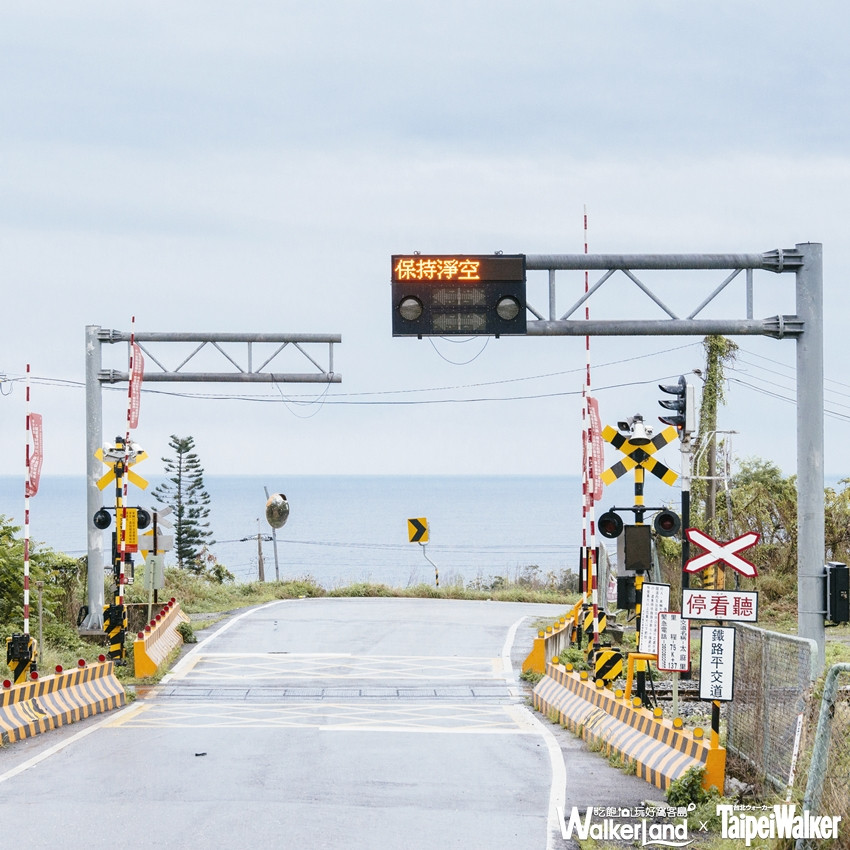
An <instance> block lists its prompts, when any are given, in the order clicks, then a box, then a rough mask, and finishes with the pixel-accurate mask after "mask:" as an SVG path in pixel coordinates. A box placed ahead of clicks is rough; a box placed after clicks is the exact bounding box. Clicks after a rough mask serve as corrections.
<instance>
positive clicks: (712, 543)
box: [683, 528, 759, 577]
mask: <svg viewBox="0 0 850 850" xmlns="http://www.w3.org/2000/svg"><path fill="white" fill-rule="evenodd" d="M685 534H686V535H687V537H688V540H690V541H691V543H696V544H697V546H702V548H703V549H707V550H708V551H706V552H704V553H703V554H702V555H697V556H696V557H695V558H691V559H690V560H689V561H688V562H687V563H686V564H685V566H684V567H683V569H684V571H685V572H686V573H697V572H699V571H700V570H704V569H705V568H706V567H708V566H711V564H716V563H717V562H718V561H722V562H723V563H724V564H728V565H729V566H730V567H732V569H733V570H737V571H738V572H739V573H741V575H744V576H750V577H753V576H757V575H758V570H757V569H756V565H755V564H752V563H750V562H749V561H748V560H747V559H746V558H742V557H740V556H739V555H736V554H735V553H736V552H740V551H741V550H742V549H749V548H750V546H754V545H755V544H756V543H758V540H759V535H758V534H757V533H756V532H755V531H748V532H747V533H746V534H742V535H741V536H740V537H736V538H735V539H734V540H730V541H729V542H728V543H721V542H720V541H719V540H715V539H714V538H713V537H709V536H708V535H707V534H705V533H704V532H702V531H700V530H699V529H698V528H689V529H687V530H686V531H685Z"/></svg>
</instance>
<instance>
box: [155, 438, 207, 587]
mask: <svg viewBox="0 0 850 850" xmlns="http://www.w3.org/2000/svg"><path fill="white" fill-rule="evenodd" d="M168 445H169V447H170V448H171V449H172V450H173V452H174V457H164V458H162V462H163V463H164V464H165V474H166V477H167V480H166V481H165V482H164V483H163V484H160V485H158V486H157V487H155V488H154V491H153V496H154V498H155V499H156V500H157V501H159V502H160V504H163V505H167V506H169V507H170V508H171V509H172V511H173V514H174V553H175V555H176V556H177V566H178V567H180V568H182V569H191V570H194V571H195V572H200V571H201V570H202V569H203V557H202V555H203V551H204V548H205V547H206V546H210V545H211V544H212V543H213V542H214V541H213V539H212V536H213V534H212V531H211V530H210V527H209V522H208V521H207V520H208V517H209V513H210V509H209V504H210V496H209V493H207V491H206V487H205V486H204V469H203V467H202V466H201V461H200V458H199V457H198V455H197V453H196V452H195V450H194V449H195V441H194V439H193V438H192V437H178V436H177V435H176V434H172V435H171V440H170V442H169V444H168Z"/></svg>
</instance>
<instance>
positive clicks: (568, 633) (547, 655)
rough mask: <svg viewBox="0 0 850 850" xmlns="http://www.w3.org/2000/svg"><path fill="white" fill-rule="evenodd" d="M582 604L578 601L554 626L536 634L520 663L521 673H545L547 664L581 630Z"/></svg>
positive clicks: (566, 647)
mask: <svg viewBox="0 0 850 850" xmlns="http://www.w3.org/2000/svg"><path fill="white" fill-rule="evenodd" d="M584 604H585V600H584V599H583V598H582V599H579V601H578V602H576V604H575V605H573V607H572V608H571V609H570V610H569V611H568V612H567V613H566V614H565V615H564V616H563V617H561V618H560V619H559V620H556V621H555V624H554V625H552V626H547V627H546V628H545V629H540V631H538V632H537V637H536V638H535V639H534V645H533V647H532V649H531V652H529V654H528V657H527V658H526V659H525V661H523V662H522V672H523V673H526V672H527V671H529V670H531V671H533V672H535V673H541V674H542V673H545V672H546V664H547V662H548V661H551V660H552V659H553V658H555V657H557V656H558V655H559V654H560V653H561V651H562V650H564V649H568V648H569V646H570V643H571V642H572V641H573V640H574V638H575V635H576V634H577V630H578V629H580V628H581V625H580V622H579V619H580V616H581V609H582V606H583V605H584Z"/></svg>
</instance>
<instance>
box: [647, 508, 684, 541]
mask: <svg viewBox="0 0 850 850" xmlns="http://www.w3.org/2000/svg"><path fill="white" fill-rule="evenodd" d="M652 527H653V528H654V529H655V533H656V534H657V535H658V536H659V537H672V536H673V535H674V534H678V533H679V529H680V528H681V527H682V520H681V519H679V515H678V514H676V513H673V511H668V510H663V511H659V512H658V513H657V514H656V515H655V519H654V520H653V521H652Z"/></svg>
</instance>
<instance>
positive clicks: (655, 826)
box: [558, 806, 695, 847]
mask: <svg viewBox="0 0 850 850" xmlns="http://www.w3.org/2000/svg"><path fill="white" fill-rule="evenodd" d="M558 820H559V821H560V824H561V837H562V838H563V839H564V840H565V841H568V840H569V839H570V838H572V837H573V833H575V835H576V838H578V839H580V840H581V841H586V840H587V839H588V838H592V839H594V840H596V841H638V840H639V841H640V846H641V847H649V846H651V845H659V846H662V847H687V846H688V844H691V843H693V841H694V840H695V839H693V838H688V819H687V818H683V819H682V820H681V822H679V823H655V822H652V823H647V821H646V819H645V818H644V819H641V820H639V821H637V822H636V823H635V822H632V823H621V822H619V821H618V819H617V818H610V817H606V818H602V819H601V820H599V821H596V822H594V821H593V809H592V808H588V809H587V811H585V813H584V819H583V820H582V817H581V815H580V814H579V810H578V807H577V806H573V808H572V812H571V813H570V819H569V821H567V819H566V818H565V817H564V810H563V809H558Z"/></svg>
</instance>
